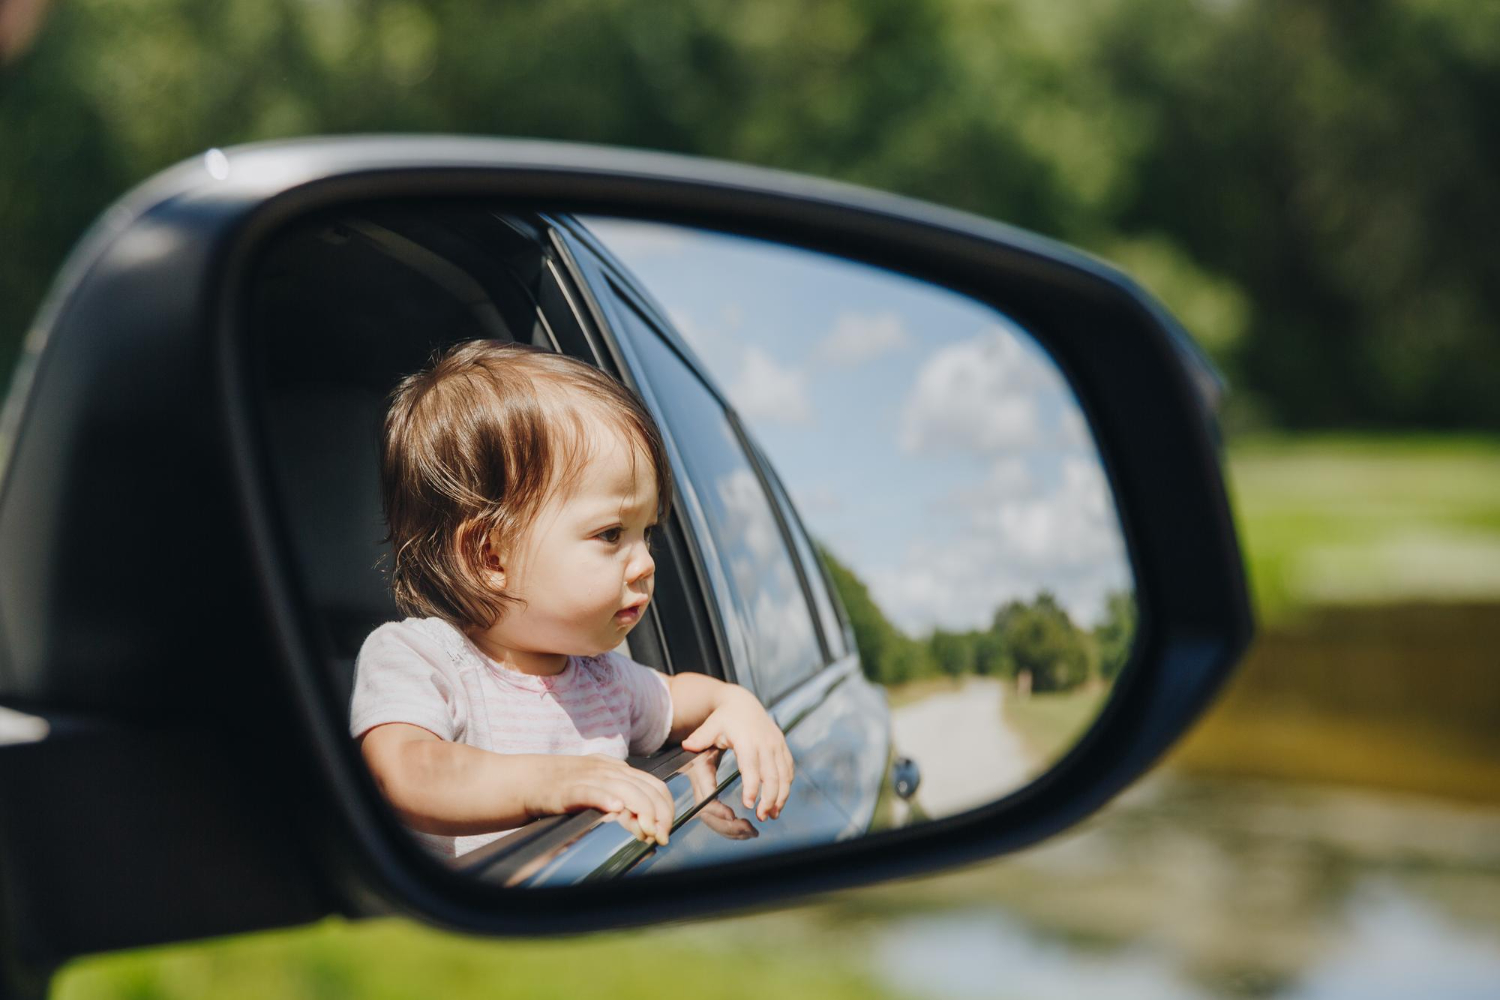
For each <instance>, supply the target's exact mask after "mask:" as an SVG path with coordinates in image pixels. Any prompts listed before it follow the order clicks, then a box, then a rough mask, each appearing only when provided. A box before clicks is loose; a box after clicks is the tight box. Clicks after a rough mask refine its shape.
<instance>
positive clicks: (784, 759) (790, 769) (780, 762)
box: [771, 747, 797, 819]
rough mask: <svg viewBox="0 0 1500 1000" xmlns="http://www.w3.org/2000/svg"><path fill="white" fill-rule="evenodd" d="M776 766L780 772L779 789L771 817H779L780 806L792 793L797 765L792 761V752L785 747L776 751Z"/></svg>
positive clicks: (784, 803)
mask: <svg viewBox="0 0 1500 1000" xmlns="http://www.w3.org/2000/svg"><path fill="white" fill-rule="evenodd" d="M776 763H777V767H778V769H779V770H780V772H781V791H780V793H779V794H778V795H777V796H776V808H775V809H773V810H772V811H771V815H772V817H775V818H778V819H779V818H780V817H781V807H782V806H784V805H786V800H787V799H788V798H790V797H791V794H792V779H793V778H794V777H795V775H796V772H797V767H796V765H795V764H794V763H792V752H791V751H790V750H788V749H787V748H786V747H781V748H780V749H779V750H777V752H776Z"/></svg>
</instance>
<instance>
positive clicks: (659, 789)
mask: <svg viewBox="0 0 1500 1000" xmlns="http://www.w3.org/2000/svg"><path fill="white" fill-rule="evenodd" d="M624 777H625V778H626V779H627V780H629V781H630V782H632V783H633V784H634V785H635V786H636V787H637V788H638V789H640V790H641V791H642V792H644V793H645V794H646V796H647V798H649V799H650V801H651V807H652V811H651V817H652V827H653V829H654V830H655V831H656V835H657V840H658V841H659V842H660V843H662V844H665V843H666V842H667V835H668V834H670V833H671V832H672V823H673V822H674V821H675V820H676V818H677V804H676V803H675V802H674V801H673V800H672V793H671V791H670V790H668V788H667V784H666V782H664V781H662V780H661V779H660V778H658V777H655V776H654V775H650V774H647V773H646V772H645V771H637V770H635V769H634V768H630V769H628V770H627V771H626V772H625V773H624Z"/></svg>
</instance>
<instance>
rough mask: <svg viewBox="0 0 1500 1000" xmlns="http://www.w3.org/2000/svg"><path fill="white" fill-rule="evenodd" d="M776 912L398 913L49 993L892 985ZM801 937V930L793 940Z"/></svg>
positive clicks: (628, 993)
mask: <svg viewBox="0 0 1500 1000" xmlns="http://www.w3.org/2000/svg"><path fill="white" fill-rule="evenodd" d="M769 925H770V921H768V920H766V919H764V918H757V917H750V918H741V919H737V920H732V921H718V922H710V923H707V924H705V925H702V926H698V927H679V928H667V929H657V930H650V931H635V932H626V933H613V934H600V935H596V936H592V937H587V938H574V939H562V940H540V941H538V940H515V941H504V940H501V941H487V940H483V939H479V938H466V937H460V936H458V935H454V934H447V933H443V932H440V931H435V930H431V929H428V928H425V927H422V926H420V925H417V924H412V923H408V922H404V921H399V920H375V921H366V922H362V923H357V924H352V923H348V922H345V921H342V920H337V919H330V920H326V921H323V922H321V923H318V924H315V925H313V926H311V927H308V928H302V929H297V930H289V931H276V932H271V933H263V934H254V935H245V936H240V937H234V938H226V939H222V940H217V941H211V942H206V943H198V944H191V945H182V946H174V947H171V948H160V949H149V950H142V951H135V952H127V953H122V954H117V955H105V956H98V957H93V958H88V959H84V960H80V961H75V962H73V963H70V964H69V965H68V966H67V967H66V968H65V969H64V970H63V972H62V973H61V974H60V975H59V976H58V977H57V979H56V980H55V981H54V986H53V991H52V996H53V997H54V1000H179V998H181V1000H189V998H192V1000H196V998H199V997H208V996H212V997H214V998H216V1000H238V998H244V1000H261V998H264V997H275V998H277V1000H343V998H350V1000H354V998H358V1000H406V998H410V997H449V998H457V997H478V996H483V997H486V998H492V1000H503V998H507V997H517V998H521V997H524V998H527V1000H548V998H557V1000H573V998H575V997H584V996H607V997H610V998H611V1000H661V998H663V997H671V996H677V995H679V994H681V993H683V992H684V991H687V990H692V991H693V992H699V991H701V992H704V993H706V994H711V995H712V996H713V997H714V1000H764V998H765V997H768V996H770V997H777V998H778V1000H793V998H800V997H807V998H825V997H826V998H833V1000H837V998H842V997H847V998H850V1000H854V998H880V997H890V996H892V994H891V993H890V992H889V991H888V990H885V989H884V988H882V987H881V986H880V985H879V984H878V983H877V982H875V981H874V980H873V979H871V978H870V977H868V976H866V975H864V974H863V973H860V972H857V971H855V966H854V962H853V960H852V959H851V960H849V961H847V962H846V961H841V960H840V958H839V956H838V955H837V954H836V953H833V954H830V949H829V947H828V945H829V942H830V941H831V940H835V937H836V936H835V935H832V934H829V935H825V937H827V938H828V939H829V940H825V941H824V942H823V945H824V947H820V948H809V947H805V946H797V945H793V946H789V942H788V941H787V940H784V939H785V938H786V937H787V934H786V933H778V932H775V930H774V929H773V928H771V927H770V926H769ZM796 938H797V941H798V942H799V943H802V942H804V941H805V931H803V932H802V934H799V935H796Z"/></svg>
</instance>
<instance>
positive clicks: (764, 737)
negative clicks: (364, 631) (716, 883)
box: [350, 340, 793, 855]
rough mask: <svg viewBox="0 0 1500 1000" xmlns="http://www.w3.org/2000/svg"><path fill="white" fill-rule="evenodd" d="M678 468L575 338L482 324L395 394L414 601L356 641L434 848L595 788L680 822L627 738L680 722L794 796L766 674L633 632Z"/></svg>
mask: <svg viewBox="0 0 1500 1000" xmlns="http://www.w3.org/2000/svg"><path fill="white" fill-rule="evenodd" d="M670 477H671V473H670V470H669V469H668V466H667V462H666V458H665V455H664V450H663V447H662V441H661V435H660V433H659V432H658V430H657V428H656V425H655V424H654V422H653V421H652V419H651V417H650V415H649V414H648V413H647V412H646V410H645V409H644V407H642V406H641V404H640V402H639V400H638V399H637V398H636V397H635V396H634V394H633V393H631V392H630V390H629V389H627V388H625V387H624V386H622V385H621V384H620V383H618V382H616V381H615V380H614V379H612V378H610V377H609V376H608V375H605V374H604V373H603V372H601V371H599V370H598V369H595V368H592V367H590V366H588V365H586V364H584V363H582V362H580V361H576V360H574V359H572V358H568V357H565V356H563V355H559V354H553V353H550V352H547V351H543V350H540V349H538V348H534V347H529V346H526V345H520V344H504V343H500V342H497V341H484V340H479V341H470V342H468V343H465V344H460V345H458V346H456V347H454V348H452V349H450V350H449V351H448V352H447V353H446V354H444V355H443V356H442V357H440V358H439V359H438V360H437V361H436V362H434V363H433V364H432V366H431V367H430V368H428V369H427V370H425V371H422V372H419V373H418V374H415V375H412V376H409V377H408V378H406V379H404V380H403V381H402V382H401V384H400V385H399V386H397V388H396V390H395V392H394V393H393V394H392V397H391V404H390V409H389V410H388V412H387V414H386V420H385V434H384V441H383V450H382V457H381V485H382V490H383V500H384V504H385V514H386V520H387V523H388V526H389V528H390V541H391V543H392V546H393V549H394V553H395V556H394V562H393V565H392V568H391V587H392V590H393V592H394V595H395V598H396V603H397V605H398V606H399V607H400V608H401V610H402V611H403V612H405V613H406V614H407V615H409V616H410V617H408V618H406V619H405V620H404V621H400V622H388V623H387V624H384V625H382V626H380V627H379V628H377V629H376V630H375V631H374V632H372V633H371V634H370V636H369V637H368V638H367V639H366V640H365V643H364V645H363V647H362V648H361V649H360V652H359V658H358V660H357V662H356V666H355V681H354V697H353V702H352V705H351V709H350V726H351V731H352V734H353V735H354V737H355V738H356V739H358V740H359V742H360V749H361V753H362V754H363V756H364V759H365V762H366V764H367V765H368V766H369V768H370V771H371V773H372V774H373V775H374V776H375V780H376V783H377V784H378V785H379V787H380V789H381V791H382V793H383V794H384V795H385V797H386V799H387V801H389V802H390V804H391V806H392V807H393V808H394V809H395V810H396V812H397V813H398V815H399V816H400V817H401V819H402V821H403V822H404V823H405V824H406V825H407V826H409V827H410V828H411V829H412V830H414V831H415V832H416V833H417V834H418V836H419V837H420V838H421V839H422V840H423V841H425V842H426V843H428V844H429V845H430V846H431V847H432V848H433V849H434V850H436V851H437V852H439V853H442V854H446V855H457V854H463V853H465V852H467V851H470V850H473V849H474V848H475V847H478V846H479V845H481V844H484V843H487V842H489V841H491V840H494V839H496V838H497V837H500V836H503V835H504V833H505V832H507V831H509V830H513V829H515V828H516V827H519V826H521V825H522V824H525V823H527V822H529V821H530V820H532V819H534V818H536V817H538V816H546V815H552V814H556V813H566V812H575V811H578V810H581V809H589V808H593V809H599V810H601V811H603V812H604V813H606V814H607V815H608V816H609V817H610V818H612V819H614V820H616V821H617V822H619V823H620V824H621V825H622V826H624V827H625V828H626V829H627V830H629V831H630V832H631V833H632V834H633V835H635V836H636V837H638V838H640V839H641V840H643V841H648V842H656V843H660V844H665V843H666V842H667V835H668V833H669V832H670V831H671V828H672V821H673V806H672V800H671V797H670V795H669V794H668V792H667V786H666V785H665V784H664V783H663V782H662V781H661V780H660V779H658V778H654V777H652V776H651V775H649V774H646V773H644V772H642V771H638V770H636V769H634V768H632V767H630V766H629V765H628V764H626V763H625V760H624V758H625V757H626V756H627V755H629V754H637V755H644V754H650V753H652V752H654V751H655V750H657V749H658V748H659V747H661V746H663V745H664V744H666V743H667V742H668V741H671V740H681V741H682V745H683V746H684V747H685V748H686V749H688V750H705V749H708V748H710V747H720V748H725V749H730V748H732V749H733V750H734V751H735V753H736V756H737V758H738V760H739V762H740V769H741V773H742V775H743V778H744V788H743V801H744V804H745V807H746V808H755V810H756V816H757V818H759V819H761V820H766V819H768V818H775V817H777V816H778V815H779V814H780V812H781V809H782V807H783V806H784V805H785V803H786V799H787V794H788V792H789V790H790V787H791V782H792V777H793V764H792V755H791V752H790V751H789V750H788V749H787V745H786V740H785V738H784V737H783V736H782V734H781V730H780V729H779V728H778V727H777V725H776V723H775V722H773V721H772V720H771V718H770V716H769V715H767V714H766V711H765V709H764V708H762V707H761V705H760V702H759V701H758V700H756V698H755V696H754V695H752V694H751V693H750V692H749V691H747V690H745V689H744V688H741V687H737V686H736V685H733V684H726V683H724V682H723V681H719V680H715V679H714V678H712V677H708V676H706V675H703V674H695V673H681V674H677V675H675V676H671V677H668V676H666V675H663V674H661V673H658V672H656V671H654V670H652V669H650V668H649V667H646V666H643V665H641V664H639V663H636V662H635V661H634V660H632V659H630V658H629V657H627V656H625V655H624V654H622V653H620V652H618V651H616V647H618V646H620V645H621V643H622V642H623V640H624V639H625V637H626V635H628V634H629V633H630V630H631V629H632V628H634V627H635V625H636V623H637V622H639V621H640V620H641V616H642V613H643V611H644V609H645V606H646V604H647V603H648V602H649V601H650V600H651V595H652V590H653V588H654V586H655V576H654V572H655V568H656V567H655V563H654V562H653V560H652V557H651V548H650V541H651V533H652V531H653V529H654V528H655V526H656V525H657V523H658V522H659V521H660V520H661V519H662V518H663V517H665V516H666V514H667V505H668V503H669V501H670V498H671V478H670ZM757 795H759V799H760V801H759V804H758V805H756V796H757Z"/></svg>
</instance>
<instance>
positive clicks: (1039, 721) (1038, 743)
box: [1002, 686, 1110, 766]
mask: <svg viewBox="0 0 1500 1000" xmlns="http://www.w3.org/2000/svg"><path fill="white" fill-rule="evenodd" d="M1109 690H1110V689H1109V688H1108V687H1105V686H1089V687H1081V688H1078V689H1076V690H1073V691H1066V692H1062V693H1056V694H1033V695H1031V696H1029V697H1026V698H1019V697H1017V696H1016V694H1015V689H1014V688H1011V689H1010V690H1008V691H1007V692H1006V694H1005V701H1004V708H1003V709H1002V711H1004V713H1005V721H1006V722H1007V723H1008V724H1009V725H1010V726H1011V728H1012V729H1014V730H1015V731H1016V734H1017V735H1018V736H1020V737H1021V739H1022V740H1023V741H1025V743H1026V746H1027V748H1028V749H1029V750H1030V752H1031V758H1032V760H1033V761H1035V762H1037V763H1038V764H1041V765H1043V766H1045V765H1046V764H1049V763H1051V762H1052V761H1054V760H1057V759H1058V758H1059V757H1061V756H1062V755H1063V754H1065V753H1067V752H1068V750H1069V749H1071V748H1072V746H1073V744H1075V743H1077V742H1078V739H1079V737H1081V736H1082V735H1083V733H1084V731H1085V730H1087V729H1088V727H1089V725H1090V724H1091V723H1092V722H1093V721H1094V717H1095V716H1097V715H1098V714H1099V709H1100V708H1101V707H1102V706H1103V704H1104V699H1105V698H1106V697H1107V696H1108V695H1109Z"/></svg>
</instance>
